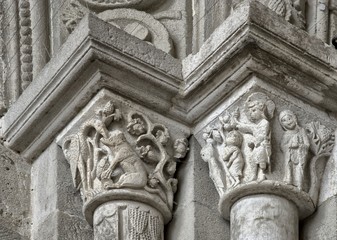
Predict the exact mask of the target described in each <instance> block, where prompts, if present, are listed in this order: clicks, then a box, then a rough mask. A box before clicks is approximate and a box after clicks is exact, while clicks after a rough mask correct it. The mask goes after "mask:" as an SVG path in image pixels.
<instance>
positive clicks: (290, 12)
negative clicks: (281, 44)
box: [233, 0, 306, 29]
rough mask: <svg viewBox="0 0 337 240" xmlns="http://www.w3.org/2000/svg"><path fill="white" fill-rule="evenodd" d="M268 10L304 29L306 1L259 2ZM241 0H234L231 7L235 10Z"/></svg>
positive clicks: (271, 0) (263, 0)
mask: <svg viewBox="0 0 337 240" xmlns="http://www.w3.org/2000/svg"><path fill="white" fill-rule="evenodd" d="M259 1H260V2H261V3H262V4H264V5H265V6H266V7H268V8H269V9H271V10H273V11H274V12H275V13H276V14H277V15H279V16H281V17H283V18H284V19H285V20H286V21H288V22H290V23H292V24H294V25H295V26H297V27H299V28H301V29H304V28H305V26H306V20H305V15H304V13H305V9H304V6H305V2H306V0H259ZM240 3H242V0H234V1H233V7H234V8H236V7H237V6H238V5H239V4H240Z"/></svg>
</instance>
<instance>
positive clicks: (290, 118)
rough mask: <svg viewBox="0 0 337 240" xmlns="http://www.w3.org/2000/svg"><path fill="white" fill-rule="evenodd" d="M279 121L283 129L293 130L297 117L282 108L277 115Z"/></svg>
mask: <svg viewBox="0 0 337 240" xmlns="http://www.w3.org/2000/svg"><path fill="white" fill-rule="evenodd" d="M279 121H280V124H281V126H282V128H283V129H284V130H294V129H295V128H296V127H297V125H298V124H297V117H296V115H295V113H293V112H292V111H290V110H283V111H282V112H281V113H280V115H279Z"/></svg>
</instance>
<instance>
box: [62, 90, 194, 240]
mask: <svg viewBox="0 0 337 240" xmlns="http://www.w3.org/2000/svg"><path fill="white" fill-rule="evenodd" d="M188 134H189V133H188V130H187V128H186V127H184V126H183V125H180V124H179V123H174V122H173V121H171V120H169V119H166V118H164V117H162V116H160V115H158V114H156V113H154V112H152V111H151V110H149V109H146V108H143V107H141V106H139V105H136V104H134V103H132V102H130V101H127V100H125V99H123V98H121V97H118V96H116V95H114V94H112V93H111V92H109V91H107V90H102V91H101V92H100V93H98V94H97V96H96V97H95V98H94V99H93V100H92V101H91V102H90V103H89V104H88V105H87V106H86V107H85V108H84V109H83V111H82V112H81V114H79V116H78V117H76V118H75V119H74V120H73V121H72V122H71V123H70V124H69V125H68V127H66V129H65V130H64V131H63V132H62V133H61V134H60V135H59V137H58V142H59V143H60V144H62V148H63V151H64V154H65V157H66V158H67V160H68V161H69V164H70V169H71V174H72V177H73V181H74V185H75V187H76V188H78V189H80V191H81V195H82V199H83V202H84V208H83V209H84V214H85V217H86V219H87V221H88V222H89V224H91V225H93V224H94V222H95V221H98V222H101V221H100V220H99V219H100V217H97V214H98V213H97V211H98V210H97V209H98V208H100V209H102V207H101V205H102V204H108V205H109V206H110V207H108V208H113V209H115V210H116V209H117V208H118V209H119V208H123V207H121V206H120V205H121V203H123V202H124V201H125V202H124V203H123V204H124V205H125V206H127V207H125V209H127V211H129V215H130V211H131V212H134V211H136V213H135V214H140V213H142V214H145V215H146V216H148V215H149V212H147V210H140V209H139V206H138V205H141V204H143V205H144V204H145V205H146V206H148V207H147V208H151V209H153V210H151V211H155V212H157V213H156V215H158V214H159V213H160V217H159V218H158V219H157V220H156V221H158V222H161V223H162V224H161V225H162V226H161V227H160V228H163V224H164V223H167V222H169V221H170V220H171V217H172V212H171V211H172V208H173V195H174V193H175V191H176V190H177V179H175V178H174V173H175V171H176V164H177V159H179V158H184V157H185V155H186V153H187V151H188V142H187V139H186V137H187V136H188ZM130 201H132V202H134V203H133V204H131V205H132V206H130V207H129V206H128V202H130ZM123 204H122V205H123ZM137 204H138V205H137ZM124 205H123V206H124ZM118 209H117V210H116V211H117V212H118V211H119V210H118ZM115 210H111V211H115ZM99 211H101V210H99ZM102 211H103V210H102ZM106 211H108V212H111V211H110V210H104V211H103V212H106ZM110 215H111V217H112V216H113V215H114V214H112V213H111V214H110ZM110 215H109V216H110ZM117 215H118V213H116V216H117ZM145 215H144V216H145ZM150 215H151V214H150ZM150 215H149V216H148V217H150ZM94 216H95V217H94ZM109 216H107V217H109ZM95 219H96V220H95ZM149 219H150V218H149ZM151 219H152V218H151ZM152 220H153V219H152ZM152 220H151V221H152ZM102 221H104V220H102ZM130 221H133V220H130ZM135 221H136V220H135ZM149 221H150V220H149ZM96 225H97V224H96ZM98 225H99V224H98ZM95 227H96V226H95ZM161 231H162V230H161ZM118 239H119V238H118ZM156 239H157V238H156Z"/></svg>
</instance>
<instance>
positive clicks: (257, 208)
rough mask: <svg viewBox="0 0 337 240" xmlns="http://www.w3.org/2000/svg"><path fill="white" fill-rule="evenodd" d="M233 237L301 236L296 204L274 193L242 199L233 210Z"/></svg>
mask: <svg viewBox="0 0 337 240" xmlns="http://www.w3.org/2000/svg"><path fill="white" fill-rule="evenodd" d="M230 219H231V220H230V221H231V239H275V240H294V239H298V212H297V207H296V205H295V204H294V203H293V202H291V201H289V200H287V199H285V198H283V197H279V196H276V195H271V194H259V195H253V196H248V197H244V198H241V199H239V200H238V201H237V202H236V203H235V204H234V205H233V206H232V210H231V216H230Z"/></svg>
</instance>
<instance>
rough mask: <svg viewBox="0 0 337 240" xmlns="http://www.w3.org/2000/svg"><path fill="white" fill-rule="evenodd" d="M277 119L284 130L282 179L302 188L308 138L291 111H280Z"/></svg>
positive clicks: (308, 145) (308, 144)
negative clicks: (283, 169)
mask: <svg viewBox="0 0 337 240" xmlns="http://www.w3.org/2000/svg"><path fill="white" fill-rule="evenodd" d="M279 121H280V124H281V126H282V128H283V129H284V130H285V133H284V135H283V137H282V141H281V150H282V152H283V154H284V161H285V176H284V181H285V182H286V183H288V184H292V185H294V186H297V187H298V188H299V189H303V181H304V178H305V176H304V169H305V167H306V164H307V160H308V153H309V147H310V143H309V138H308V136H307V134H306V132H305V129H304V128H302V127H300V126H299V125H298V123H297V117H296V115H295V114H294V113H293V112H292V111H290V110H284V111H282V112H281V113H280V116H279Z"/></svg>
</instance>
